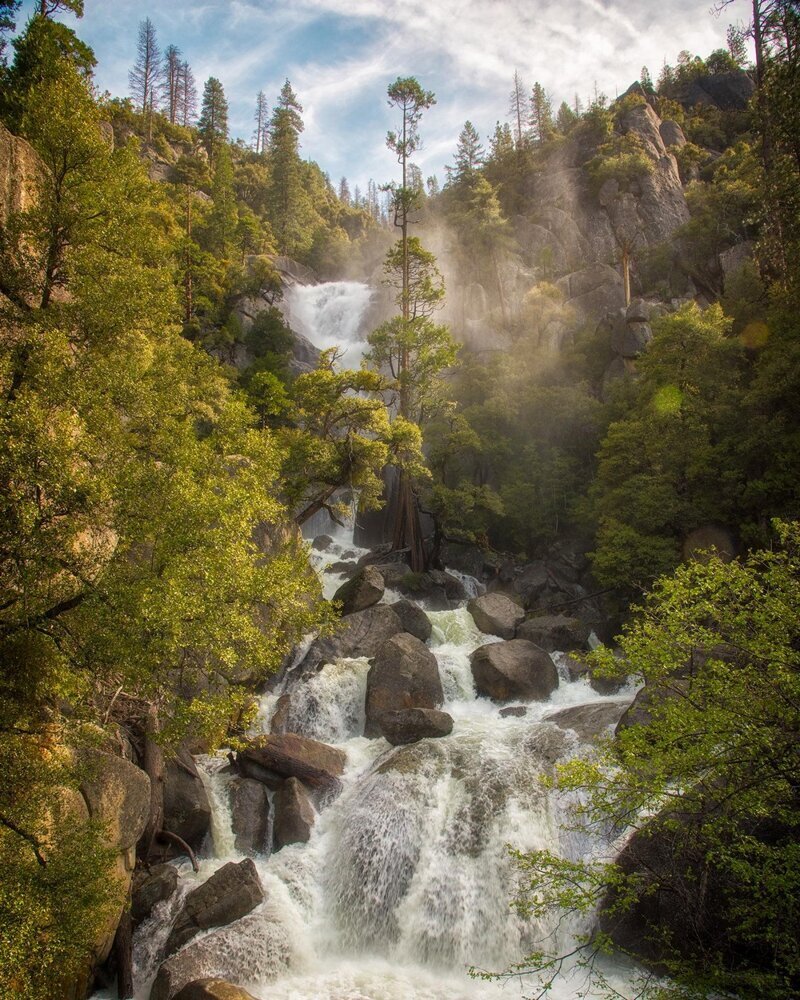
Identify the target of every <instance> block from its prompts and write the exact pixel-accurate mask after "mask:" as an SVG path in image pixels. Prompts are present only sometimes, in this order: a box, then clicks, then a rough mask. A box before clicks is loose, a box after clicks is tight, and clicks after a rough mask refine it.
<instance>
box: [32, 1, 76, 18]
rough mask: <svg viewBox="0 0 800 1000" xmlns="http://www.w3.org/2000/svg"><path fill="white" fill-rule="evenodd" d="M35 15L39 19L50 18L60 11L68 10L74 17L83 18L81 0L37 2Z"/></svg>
mask: <svg viewBox="0 0 800 1000" xmlns="http://www.w3.org/2000/svg"><path fill="white" fill-rule="evenodd" d="M37 7H38V10H37V12H36V13H37V14H38V15H39V16H40V17H52V16H53V14H57V13H58V12H59V11H60V10H69V11H72V13H73V14H74V15H75V16H76V17H83V0H37Z"/></svg>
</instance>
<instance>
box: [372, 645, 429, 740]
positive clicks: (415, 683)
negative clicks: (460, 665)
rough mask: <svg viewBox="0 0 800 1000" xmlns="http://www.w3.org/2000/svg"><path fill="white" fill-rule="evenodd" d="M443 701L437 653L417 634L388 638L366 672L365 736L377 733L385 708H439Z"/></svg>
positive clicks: (391, 709)
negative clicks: (435, 654) (418, 637)
mask: <svg viewBox="0 0 800 1000" xmlns="http://www.w3.org/2000/svg"><path fill="white" fill-rule="evenodd" d="M443 701H444V692H443V690H442V681H441V678H440V677H439V667H438V665H437V663H436V657H435V656H434V655H433V653H432V652H431V651H430V650H429V649H428V647H427V646H425V645H424V643H422V642H421V641H420V640H419V639H417V638H416V636H413V635H410V634H409V633H408V632H403V633H401V634H400V635H395V636H392V638H391V639H389V640H387V641H386V642H385V643H384V644H383V646H381V648H380V650H379V651H378V653H377V654H376V656H375V659H374V662H373V664H372V666H371V667H370V669H369V673H368V674H367V697H366V705H365V711H366V726H365V728H364V735H365V736H380V735H381V728H380V717H381V715H382V714H383V713H384V712H389V711H397V710H399V709H404V708H439V707H440V706H441V704H442V702H443Z"/></svg>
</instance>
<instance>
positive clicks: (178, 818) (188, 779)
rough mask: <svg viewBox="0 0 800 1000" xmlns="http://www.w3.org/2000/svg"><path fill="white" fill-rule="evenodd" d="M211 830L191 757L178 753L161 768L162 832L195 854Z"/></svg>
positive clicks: (208, 807) (203, 792) (208, 808)
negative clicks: (184, 842) (162, 793)
mask: <svg viewBox="0 0 800 1000" xmlns="http://www.w3.org/2000/svg"><path fill="white" fill-rule="evenodd" d="M210 827H211V805H210V803H209V801H208V795H207V794H206V788H205V785H204V784H203V780H202V778H201V777H200V775H199V773H198V771H197V765H196V764H195V762H194V760H193V758H192V755H191V754H190V753H189V752H188V751H187V750H183V749H181V750H179V751H178V752H177V754H176V755H175V756H174V757H171V758H170V759H169V760H167V763H166V766H165V768H164V829H165V830H167V831H169V832H170V833H174V834H177V835H178V836H179V837H180V838H181V840H185V841H186V843H187V844H188V845H189V846H190V847H193V848H194V849H195V850H199V849H200V848H201V847H202V846H203V841H204V840H205V837H206V834H207V833H208V831H209V829H210Z"/></svg>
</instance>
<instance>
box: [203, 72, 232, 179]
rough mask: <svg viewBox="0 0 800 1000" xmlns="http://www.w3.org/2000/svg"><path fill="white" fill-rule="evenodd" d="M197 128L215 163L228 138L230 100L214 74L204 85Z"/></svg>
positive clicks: (210, 158)
mask: <svg viewBox="0 0 800 1000" xmlns="http://www.w3.org/2000/svg"><path fill="white" fill-rule="evenodd" d="M197 130H198V132H199V133H200V138H201V139H202V140H203V145H204V146H205V148H206V152H207V153H208V158H209V160H210V161H211V163H213V162H214V159H215V157H216V155H217V152H218V151H219V148H220V146H222V145H223V144H224V143H225V142H227V140H228V102H227V100H226V98H225V91H224V90H223V88H222V84H221V83H220V82H219V80H217V79H216V77H213V76H210V77H209V78H208V79H207V80H206V82H205V85H204V87H203V103H202V106H201V109H200V118H199V120H198V122H197Z"/></svg>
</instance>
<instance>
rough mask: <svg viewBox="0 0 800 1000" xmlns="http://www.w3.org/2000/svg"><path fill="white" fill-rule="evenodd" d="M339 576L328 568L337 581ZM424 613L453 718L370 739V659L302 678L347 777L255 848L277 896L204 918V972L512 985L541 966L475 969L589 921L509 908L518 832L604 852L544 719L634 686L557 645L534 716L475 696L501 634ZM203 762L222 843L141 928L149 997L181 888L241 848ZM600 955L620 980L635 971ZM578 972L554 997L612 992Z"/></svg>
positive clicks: (494, 997)
mask: <svg viewBox="0 0 800 1000" xmlns="http://www.w3.org/2000/svg"><path fill="white" fill-rule="evenodd" d="M358 554H359V553H358V552H356V551H354V550H353V549H352V547H351V546H348V545H347V543H346V542H345V541H334V542H333V543H332V545H331V546H329V548H328V549H327V550H326V551H325V552H324V553H314V558H315V562H316V564H317V569H318V571H319V572H321V573H322V574H323V575H324V576H329V575H330V574H327V573H325V569H326V567H329V566H332V565H333V564H334V563H335V562H336V561H340V560H342V559H344V558H346V557H352V556H355V555H358ZM336 582H338V581H337V579H334V581H333V584H329V583H328V582H327V581H326V590H327V589H329V588H330V587H331V586H333V585H334V584H335V583H336ZM428 617H429V618H430V621H431V624H432V626H433V634H432V637H431V639H430V640H429V641H428V645H429V647H430V649H431V651H432V652H433V654H434V656H435V657H436V660H437V663H438V666H439V671H440V675H441V678H442V684H443V689H444V693H445V704H444V709H445V711H447V712H449V713H450V715H451V716H452V717H453V719H454V728H453V732H452V734H451V735H450V736H448V737H445V738H443V739H426V740H421V741H419V742H417V743H412V744H410V745H407V746H400V747H392V746H390V745H389V744H388V743H387V742H386V741H385V740H384V739H371V740H370V739H366V738H365V737H363V736H362V735H361V733H362V732H363V726H364V696H365V689H366V677H367V672H368V670H369V662H368V660H367V659H366V658H364V657H356V658H352V659H341V660H338V661H337V662H335V663H331V664H328V665H326V666H325V667H324V668H323V669H322V670H320V671H319V672H318V673H316V674H313V675H311V676H309V677H306V678H304V679H303V680H302V681H300V682H298V683H296V684H295V685H294V686H293V687H292V688H291V689H290V694H291V711H290V715H289V728H290V730H291V731H293V732H296V733H298V734H300V735H304V736H308V737H312V738H314V739H318V740H321V741H324V742H327V743H329V744H332V745H335V746H337V747H339V748H341V749H342V750H343V751H344V752H345V753H346V756H347V763H346V766H345V773H344V775H343V778H342V792H341V794H340V795H339V797H338V798H337V799H336V800H335V801H333V802H332V803H330V804H329V805H328V806H327V807H326V808H324V809H323V810H322V811H321V812H320V813H319V815H318V816H317V819H316V824H315V826H314V828H313V831H312V834H311V839H310V840H309V842H308V843H306V844H295V845H292V846H289V847H284V848H283V849H282V850H280V851H279V852H277V853H276V854H273V855H270V856H261V857H257V858H256V859H255V863H256V867H257V869H258V872H259V876H260V878H261V882H262V884H263V886H264V890H265V895H266V900H265V902H264V903H262V904H261V905H260V906H259V907H257V908H256V909H255V910H253V911H252V913H250V914H248V916H246V917H244V918H242V919H240V920H238V921H236V922H234V923H233V924H231V925H229V926H227V927H221V928H218V929H212V930H210V931H207V932H204V938H203V940H202V942H201V943H202V946H203V964H202V974H203V975H208V976H220V977H221V978H227V979H230V980H232V981H233V982H235V983H239V984H241V985H242V986H244V987H245V988H246V989H248V990H249V991H250V992H251V993H252V994H253V995H254V996H255V997H259V998H262V1000H267V998H269V1000H502V998H503V997H509V996H511V997H515V996H516V997H518V996H521V995H522V994H523V993H525V994H527V995H530V994H531V992H533V993H536V990H535V989H534V987H533V985H532V984H531V983H530V982H528V983H525V982H522V983H517V982H516V981H512V982H509V983H504V984H503V983H500V984H498V983H492V982H484V981H481V980H473V979H471V978H470V977H469V976H468V974H467V969H468V968H469V967H470V966H475V967H479V968H485V969H492V970H502V969H504V968H507V967H508V966H509V965H511V964H512V963H514V962H516V961H519V960H520V959H521V958H522V957H523V956H524V955H525V954H528V953H530V952H531V951H532V950H534V949H535V948H536V947H540V946H541V945H542V943H543V942H546V947H547V948H548V950H561V951H569V950H570V948H571V947H572V946H574V942H575V940H576V937H577V936H578V935H580V934H584V933H586V932H587V931H588V930H589V928H590V924H591V918H590V917H581V918H569V919H567V918H563V917H561V918H559V915H557V914H556V915H553V917H552V919H549V920H542V921H541V922H539V923H534V922H531V921H526V920H524V919H523V918H522V917H521V916H520V915H519V914H517V913H516V911H514V910H512V909H511V908H510V906H509V900H510V899H511V897H512V896H513V894H514V887H515V879H516V872H515V869H514V867H513V865H512V863H511V860H510V858H509V854H508V850H507V845H509V844H511V845H512V846H513V847H515V848H518V849H520V850H524V851H530V850H536V849H543V848H547V849H550V850H553V851H557V852H559V853H560V854H561V855H562V856H564V857H568V858H572V859H575V860H577V859H580V858H584V857H588V856H589V855H590V854H592V853H593V852H594V851H596V847H594V846H593V843H594V842H593V841H592V840H591V839H590V838H589V837H588V836H587V835H585V834H584V833H582V832H581V829H580V827H578V828H577V829H576V828H575V822H574V820H575V815H574V808H575V804H576V800H575V798H574V797H573V796H569V795H565V794H563V793H560V792H558V791H554V790H553V789H551V788H550V787H549V786H548V784H547V783H546V782H545V781H544V780H543V778H545V777H546V776H549V775H551V774H552V773H553V768H554V766H555V765H556V763H557V762H558V761H559V760H566V759H568V758H569V757H571V756H573V755H574V754H575V753H577V752H579V751H580V749H581V746H582V744H581V741H580V739H579V737H578V735H577V734H576V733H575V732H573V731H572V730H569V729H564V728H560V727H559V726H557V725H556V724H554V723H553V722H550V721H548V717H549V716H551V715H553V713H555V712H557V711H559V710H561V709H564V708H568V707H570V706H580V705H584V704H591V703H598V702H600V701H604V702H606V703H607V704H608V705H609V706H610V707H612V708H613V707H615V706H619V707H621V706H622V705H623V704H624V703H627V701H629V700H630V698H631V696H632V691H625V692H622V693H620V695H618V696H615V697H614V698H611V699H608V698H601V696H600V695H598V694H597V693H595V692H594V691H593V690H592V688H591V687H590V686H589V684H588V683H587V681H586V680H585V679H581V680H577V681H570V680H569V674H568V673H567V671H566V669H565V667H564V663H563V657H561V656H559V655H555V657H554V658H555V659H556V661H557V662H558V663H559V665H560V668H561V669H560V670H559V673H560V675H561V682H560V685H559V687H558V688H557V689H556V690H555V691H554V692H553V694H552V696H551V698H550V700H549V701H547V702H539V703H537V702H534V703H530V704H527V705H526V706H524V707H525V710H526V713H527V714H525V715H524V716H522V717H519V716H511V715H508V714H507V715H505V716H504V715H501V714H500V710H501V708H502V706H498V705H496V704H494V703H492V702H491V701H489V700H488V699H485V698H479V697H477V696H476V693H475V689H474V686H473V682H472V675H471V670H470V662H469V657H470V654H471V653H472V652H473V651H474V650H475V649H477V648H478V647H479V646H481V645H483V644H486V643H491V642H499V641H501V640H500V639H499V638H498V637H495V636H489V635H485V634H483V633H482V632H480V631H479V630H478V629H477V627H476V626H475V623H474V621H473V619H472V617H471V615H470V614H469V613H468V611H467V610H466V607H464V606H462V607H459V608H456V609H453V610H450V611H438V612H430V613H428ZM280 693H281V692H280V691H278V692H273V693H271V694H269V695H265V696H264V697H263V699H262V705H261V711H260V712H259V715H258V721H257V722H256V730H257V731H264V732H268V731H269V722H270V718H271V716H272V713H273V711H274V709H275V703H276V701H277V697H278V695H279V694H280ZM521 707H522V706H520V708H521ZM197 760H198V765H199V766H200V767H201V768H202V769H203V771H204V780H205V782H206V786H207V788H208V789H209V793H210V795H209V798H210V801H211V805H212V809H213V812H214V820H213V824H212V831H213V848H212V849H211V854H212V856H211V857H206V858H204V859H203V860H202V861H201V868H200V872H199V873H197V874H195V873H193V872H192V871H191V869H190V868H189V866H188V864H186V863H184V862H175V864H177V865H178V867H179V869H180V873H181V879H180V888H179V893H178V894H177V898H176V897H173V899H171V900H168V901H166V902H164V903H160V904H158V905H157V906H156V908H155V910H154V912H153V915H152V916H151V917H150V918H149V919H148V920H147V922H146V923H145V924H143V925H142V926H141V927H140V928H139V929H138V931H137V933H136V935H135V941H134V966H135V986H136V998H137V1000H147V998H148V997H149V990H150V985H151V983H152V981H153V979H154V977H155V974H156V972H157V970H158V966H159V963H160V961H161V959H162V958H163V954H162V952H163V947H164V943H165V941H166V938H167V936H168V932H169V928H170V925H171V923H172V922H173V921H174V919H175V916H176V914H177V912H178V910H179V909H180V901H181V899H182V898H183V897H184V896H185V895H186V893H187V892H188V891H189V890H190V889H191V888H193V887H194V886H195V885H197V884H199V883H200V882H202V881H204V880H205V879H207V878H208V877H209V876H210V875H211V874H212V873H213V872H214V871H216V870H217V868H219V867H220V865H221V864H222V863H223V861H225V860H230V859H231V858H233V859H238V856H237V854H236V851H235V847H234V843H233V838H232V835H231V821H230V814H229V812H230V806H229V800H228V794H227V782H228V780H229V779H228V778H227V777H226V775H225V771H224V769H223V768H222V764H224V754H220V755H219V757H217V758H213V757H200V758H197ZM605 846H606V847H608V846H609V845H605ZM195 940H196V941H197V940H199V939H195ZM179 957H180V955H179ZM195 963H196V960H195ZM193 968H194V966H193ZM606 971H607V975H608V977H609V982H611V983H612V984H614V985H615V986H616V987H617V988H619V989H624V987H625V982H626V979H625V975H626V973H625V970H624V969H623V968H622V967H614V966H610V967H609V969H608V970H606ZM584 975H585V974H584V973H583V972H582V971H580V970H578V969H573V970H572V971H571V972H567V974H566V976H565V977H564V978H563V979H560V980H559V981H557V983H556V984H555V986H554V988H553V989H552V991H551V992H549V993H548V996H551V997H553V998H555V1000H567V998H571V997H574V996H577V995H581V996H597V995H600V994H595V993H592V992H591V990H588V992H582V991H583V990H587V984H586V981H585V978H584ZM100 995H103V996H111V995H113V994H98V996H100Z"/></svg>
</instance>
